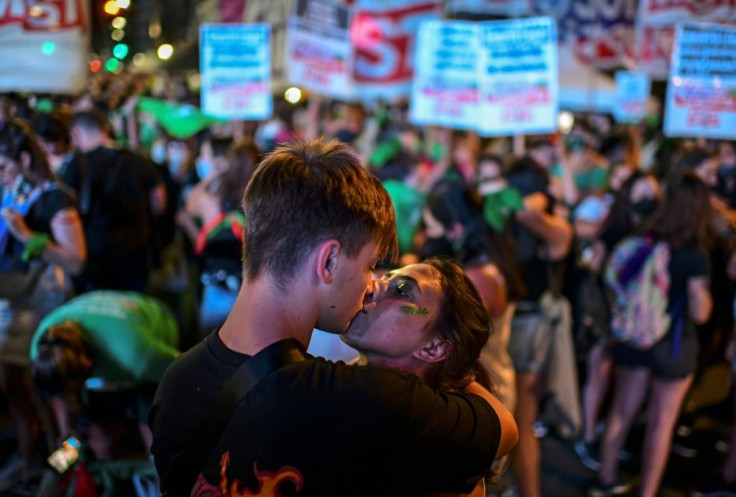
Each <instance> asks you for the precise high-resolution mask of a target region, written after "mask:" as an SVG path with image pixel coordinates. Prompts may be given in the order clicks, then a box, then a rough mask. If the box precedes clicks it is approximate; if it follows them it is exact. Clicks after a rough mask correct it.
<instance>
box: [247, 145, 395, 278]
mask: <svg viewBox="0 0 736 497" xmlns="http://www.w3.org/2000/svg"><path fill="white" fill-rule="evenodd" d="M243 211H244V213H245V234H244V240H243V273H244V274H243V276H244V278H246V279H251V280H252V279H255V278H257V277H259V276H260V275H261V274H262V272H263V271H266V272H267V273H268V274H269V275H270V276H271V277H272V278H273V279H274V281H275V282H276V283H277V284H278V285H281V286H285V285H286V283H287V282H288V280H289V279H290V278H292V277H293V276H294V275H295V274H296V272H297V270H298V269H299V267H300V266H301V265H302V264H303V263H304V262H305V260H306V258H307V256H308V255H309V253H310V252H311V251H312V249H313V248H314V247H316V246H317V245H318V244H320V243H322V242H324V241H326V240H329V239H331V238H334V239H337V240H339V241H340V243H341V244H342V248H343V250H344V251H345V253H346V255H347V256H348V257H350V258H354V257H356V256H357V255H358V254H359V253H360V251H361V250H362V249H363V247H364V246H365V245H366V244H367V243H369V242H370V241H373V240H375V241H376V242H377V243H378V246H379V255H380V256H381V257H382V258H390V259H393V258H394V257H395V256H396V253H397V251H398V248H397V241H396V240H397V239H396V221H395V216H394V210H393V207H392V204H391V198H390V197H389V195H388V193H387V192H386V189H385V188H384V187H383V185H382V184H381V182H380V181H379V180H378V179H377V178H376V177H375V176H373V175H372V174H370V173H369V172H368V171H367V170H366V169H365V168H363V166H361V164H360V161H359V160H358V158H357V157H356V156H355V155H354V154H353V153H352V152H351V151H350V149H349V148H348V147H346V146H345V145H343V144H341V143H340V142H338V141H335V140H333V141H325V140H323V139H319V140H312V141H298V142H295V143H291V144H289V145H285V146H281V147H279V148H277V149H276V150H274V151H273V152H271V153H270V154H268V155H267V156H266V157H265V158H264V159H263V161H262V162H261V164H260V166H259V167H258V169H257V170H256V172H255V174H254V175H253V178H252V179H251V181H250V183H248V187H247V188H246V190H245V196H244V198H243Z"/></svg>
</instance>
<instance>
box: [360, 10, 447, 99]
mask: <svg viewBox="0 0 736 497" xmlns="http://www.w3.org/2000/svg"><path fill="white" fill-rule="evenodd" d="M354 9H355V12H354V15H353V19H352V21H351V23H350V37H351V40H352V46H353V61H354V62H353V82H354V83H355V93H356V96H357V97H359V98H361V99H374V98H382V99H387V100H391V99H396V98H401V97H407V96H408V95H409V93H410V91H411V81H412V77H413V75H414V64H413V61H414V42H415V39H416V34H417V32H418V30H419V24H420V23H421V22H422V21H425V20H431V19H437V18H439V15H440V12H441V1H440V0H405V1H402V2H396V1H392V0H360V1H358V2H357V4H356V5H355V6H354Z"/></svg>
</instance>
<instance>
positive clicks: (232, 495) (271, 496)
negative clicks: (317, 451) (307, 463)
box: [192, 452, 304, 497]
mask: <svg viewBox="0 0 736 497" xmlns="http://www.w3.org/2000/svg"><path fill="white" fill-rule="evenodd" d="M229 466H230V452H225V453H224V454H223V455H222V459H220V485H219V486H218V487H215V486H214V485H211V484H209V483H207V482H206V481H205V480H204V478H203V477H202V475H200V476H199V481H198V482H197V485H196V487H195V490H194V492H192V495H193V496H197V497H281V492H280V491H279V486H280V485H281V483H283V482H285V481H290V482H292V483H293V484H294V486H295V487H296V491H297V492H299V490H301V489H302V486H303V485H304V477H303V476H302V473H301V471H299V470H298V469H295V468H292V467H291V466H284V467H283V468H281V469H280V470H278V471H276V472H275V473H272V472H270V471H258V467H257V466H255V465H254V467H253V472H254V473H255V475H256V479H258V490H257V491H256V492H255V493H254V492H252V491H251V490H250V489H248V488H246V487H243V485H242V484H241V483H240V480H233V481H232V483H231V482H229V481H228V477H227V469H228V467H229Z"/></svg>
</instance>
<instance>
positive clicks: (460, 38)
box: [409, 21, 480, 129]
mask: <svg viewBox="0 0 736 497" xmlns="http://www.w3.org/2000/svg"><path fill="white" fill-rule="evenodd" d="M479 52H480V37H479V25H478V24H477V23H468V22H460V21H455V22H447V21H425V22H423V23H422V25H421V27H420V28H419V35H418V38H417V48H416V51H415V54H416V58H415V63H414V81H413V84H412V96H411V100H410V108H409V112H410V114H409V115H410V119H411V120H412V122H414V123H416V124H437V125H441V126H448V127H453V128H470V129H475V128H477V127H478V105H479V103H480V100H479V92H478V90H479V83H480V71H479V69H480V66H479V57H478V53H479Z"/></svg>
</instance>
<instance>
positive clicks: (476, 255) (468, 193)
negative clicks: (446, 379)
mask: <svg viewBox="0 0 736 497" xmlns="http://www.w3.org/2000/svg"><path fill="white" fill-rule="evenodd" d="M424 223H425V225H426V231H427V238H426V241H425V243H424V245H423V246H422V248H421V250H420V256H422V257H430V256H437V255H447V256H452V257H454V258H456V259H457V260H458V261H459V262H461V263H462V264H464V265H465V267H466V274H467V275H468V277H469V278H470V280H471V281H472V282H473V284H474V285H475V286H476V289H477V290H478V292H479V294H480V296H481V299H482V301H483V305H484V306H485V308H486V313H487V316H488V319H489V320H490V321H492V323H493V327H494V329H495V332H494V333H493V334H492V335H491V337H490V338H489V340H488V342H487V343H486V345H485V346H484V347H483V353H482V355H481V362H482V363H483V365H484V366H485V367H486V369H488V371H489V373H490V374H491V378H492V380H493V382H494V383H495V385H496V388H497V390H496V391H497V393H498V395H499V398H500V399H501V401H502V402H503V403H504V405H505V406H506V407H507V408H509V409H511V410H512V411H513V409H514V408H515V405H516V395H515V373H514V367H513V364H512V361H511V357H510V356H509V354H508V343H509V336H510V334H511V319H512V318H513V314H514V305H515V302H517V301H519V300H520V299H521V298H523V296H524V291H525V290H524V284H523V283H522V281H521V277H520V275H519V273H518V271H517V270H516V266H515V265H514V260H513V253H512V248H511V244H510V241H509V239H508V238H507V237H506V236H505V234H504V233H501V232H496V231H494V230H493V229H492V228H491V227H490V226H489V225H488V224H487V222H486V220H485V218H484V217H483V199H482V198H481V197H480V195H479V194H478V193H476V192H475V191H474V190H472V189H470V188H468V187H466V186H465V185H464V184H462V183H459V182H453V183H443V184H441V185H440V186H439V187H438V188H436V189H435V190H433V191H432V192H430V193H429V195H428V196H427V199H426V202H425V208H424Z"/></svg>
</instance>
